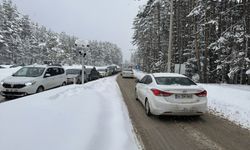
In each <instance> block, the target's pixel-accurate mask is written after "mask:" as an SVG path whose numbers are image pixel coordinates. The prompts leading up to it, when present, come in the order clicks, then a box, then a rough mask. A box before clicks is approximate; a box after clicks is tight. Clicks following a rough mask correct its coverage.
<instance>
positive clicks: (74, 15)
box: [0, 0, 147, 60]
mask: <svg viewBox="0 0 250 150" xmlns="http://www.w3.org/2000/svg"><path fill="white" fill-rule="evenodd" d="M12 1H13V3H15V4H16V5H17V8H18V10H19V11H20V12H21V13H22V14H25V15H29V16H30V18H31V20H33V21H35V22H38V23H39V24H40V25H44V26H46V27H48V28H49V29H51V30H53V31H56V32H66V33H68V34H70V35H74V36H77V37H79V38H81V39H84V40H85V39H86V40H101V41H110V42H113V43H115V44H117V45H118V46H119V47H120V48H121V49H122V51H123V56H124V60H125V59H130V51H129V50H130V49H133V48H135V47H133V45H132V44H131V41H132V35H133V30H132V23H133V19H134V17H135V16H136V14H137V12H138V10H139V5H142V4H145V3H146V1H147V0H141V1H138V0H12ZM0 2H2V0H0Z"/></svg>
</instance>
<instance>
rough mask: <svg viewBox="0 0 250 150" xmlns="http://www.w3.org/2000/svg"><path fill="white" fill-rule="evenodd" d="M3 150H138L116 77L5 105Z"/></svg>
mask: <svg viewBox="0 0 250 150" xmlns="http://www.w3.org/2000/svg"><path fill="white" fill-rule="evenodd" d="M0 149H1V150H101V149H103V150H127V149H129V150H134V149H138V146H137V142H136V138H135V135H134V133H133V129H132V125H131V122H130V119H129V117H128V112H127V109H126V107H125V104H124V102H123V100H122V95H121V93H120V90H119V87H118V85H117V83H116V77H109V78H104V79H100V80H97V81H94V82H89V83H87V84H85V85H84V86H82V85H70V86H65V87H61V88H57V89H53V90H49V91H46V92H43V93H39V94H35V95H32V96H27V97H24V98H20V99H16V100H12V101H9V102H5V103H1V104H0Z"/></svg>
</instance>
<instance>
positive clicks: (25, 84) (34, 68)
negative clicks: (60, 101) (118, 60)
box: [0, 65, 117, 99]
mask: <svg viewBox="0 0 250 150" xmlns="http://www.w3.org/2000/svg"><path fill="white" fill-rule="evenodd" d="M109 68H110V67H106V69H105V70H103V68H102V69H101V70H100V72H98V70H97V69H96V68H95V67H86V68H85V71H84V80H85V82H88V81H92V80H96V79H99V78H101V77H106V76H108V75H113V74H115V73H117V71H113V70H112V72H109V70H110V69H109ZM116 68H117V67H116ZM81 76H82V70H81V69H67V70H65V69H64V68H63V67H62V66H60V65H31V66H24V67H22V68H21V69H19V70H18V71H17V72H16V73H14V74H12V76H10V77H7V78H5V79H4V80H2V81H1V82H0V94H1V95H2V96H4V97H5V98H7V99H8V98H13V97H22V96H26V95H30V94H35V93H39V92H43V91H45V90H48V89H52V88H55V87H59V86H65V85H67V84H72V83H76V84H77V83H78V84H80V83H81V82H82V81H81V80H82V77H81Z"/></svg>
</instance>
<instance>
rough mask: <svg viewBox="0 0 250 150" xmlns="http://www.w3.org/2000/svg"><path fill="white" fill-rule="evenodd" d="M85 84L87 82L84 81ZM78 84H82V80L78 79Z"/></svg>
mask: <svg viewBox="0 0 250 150" xmlns="http://www.w3.org/2000/svg"><path fill="white" fill-rule="evenodd" d="M84 82H85V81H84ZM76 84H82V82H81V80H80V79H78V80H77V82H76Z"/></svg>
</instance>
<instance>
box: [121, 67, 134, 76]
mask: <svg viewBox="0 0 250 150" xmlns="http://www.w3.org/2000/svg"><path fill="white" fill-rule="evenodd" d="M121 75H122V77H123V78H134V73H133V70H132V68H125V69H123V70H122V73H121Z"/></svg>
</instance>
